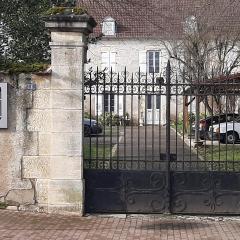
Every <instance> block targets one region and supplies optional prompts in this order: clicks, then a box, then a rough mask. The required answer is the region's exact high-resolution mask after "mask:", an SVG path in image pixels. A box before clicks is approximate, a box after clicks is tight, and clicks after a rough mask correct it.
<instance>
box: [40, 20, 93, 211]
mask: <svg viewBox="0 0 240 240" xmlns="http://www.w3.org/2000/svg"><path fill="white" fill-rule="evenodd" d="M95 26H96V22H95V21H94V20H93V18H91V17H90V16H88V15H80V16H64V17H60V18H59V17H56V16H55V17H51V18H49V19H48V20H47V22H46V27H47V28H48V29H49V30H50V31H51V43H50V46H51V50H52V51H51V52H52V80H51V88H50V112H49V114H50V121H49V125H50V126H49V127H50V128H49V130H50V131H49V132H48V133H46V134H45V135H44V134H43V135H42V138H43V139H42V142H43V144H44V143H46V144H47V145H48V144H49V145H50V146H51V149H50V156H49V159H50V165H49V168H50V178H49V180H48V211H49V212H79V213H81V214H83V211H84V179H83V136H84V127H83V113H84V106H83V102H84V95H83V79H84V63H85V59H86V52H87V37H88V35H89V34H90V33H91V32H92V30H93V27H95ZM46 149H47V146H46Z"/></svg>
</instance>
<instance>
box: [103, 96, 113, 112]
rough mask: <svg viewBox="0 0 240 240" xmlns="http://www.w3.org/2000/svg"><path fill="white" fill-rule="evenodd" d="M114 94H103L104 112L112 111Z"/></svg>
mask: <svg viewBox="0 0 240 240" xmlns="http://www.w3.org/2000/svg"><path fill="white" fill-rule="evenodd" d="M114 98H115V97H114V94H108V93H106V94H104V111H105V112H114V105H115V100H114Z"/></svg>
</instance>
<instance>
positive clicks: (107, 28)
mask: <svg viewBox="0 0 240 240" xmlns="http://www.w3.org/2000/svg"><path fill="white" fill-rule="evenodd" d="M102 33H103V34H104V35H105V36H115V35H116V21H115V20H114V19H113V18H112V17H107V18H105V19H104V21H103V23H102Z"/></svg>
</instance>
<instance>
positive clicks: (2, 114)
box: [0, 83, 8, 129]
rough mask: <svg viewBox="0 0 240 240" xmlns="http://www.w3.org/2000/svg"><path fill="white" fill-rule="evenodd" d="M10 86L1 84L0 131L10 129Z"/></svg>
mask: <svg viewBox="0 0 240 240" xmlns="http://www.w3.org/2000/svg"><path fill="white" fill-rule="evenodd" d="M7 95H8V84H7V83H0V129H1V128H7V127H8V124H7V123H8V114H7V112H8V111H7V109H8V103H7V102H8V101H7V99H8V96H7Z"/></svg>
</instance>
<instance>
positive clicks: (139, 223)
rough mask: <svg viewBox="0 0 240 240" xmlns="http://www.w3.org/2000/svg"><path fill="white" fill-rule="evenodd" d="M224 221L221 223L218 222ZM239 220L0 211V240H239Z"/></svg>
mask: <svg viewBox="0 0 240 240" xmlns="http://www.w3.org/2000/svg"><path fill="white" fill-rule="evenodd" d="M222 220H224V219H222ZM239 236H240V220H234V219H232V220H227V219H226V220H225V221H219V220H218V218H213V219H212V220H210V219H209V218H203V219H201V218H197V217H186V218H184V217H176V216H168V217H164V216H161V215H159V216H149V215H148V216H142V215H138V216H137V215H135V216H131V215H130V216H124V215H122V216H115V217H107V216H89V217H84V218H81V217H77V216H60V215H46V214H34V213H23V212H12V211H5V210H1V211H0V239H1V240H8V239H11V240H47V239H48V240H152V239H155V240H187V239H188V240H239Z"/></svg>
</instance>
